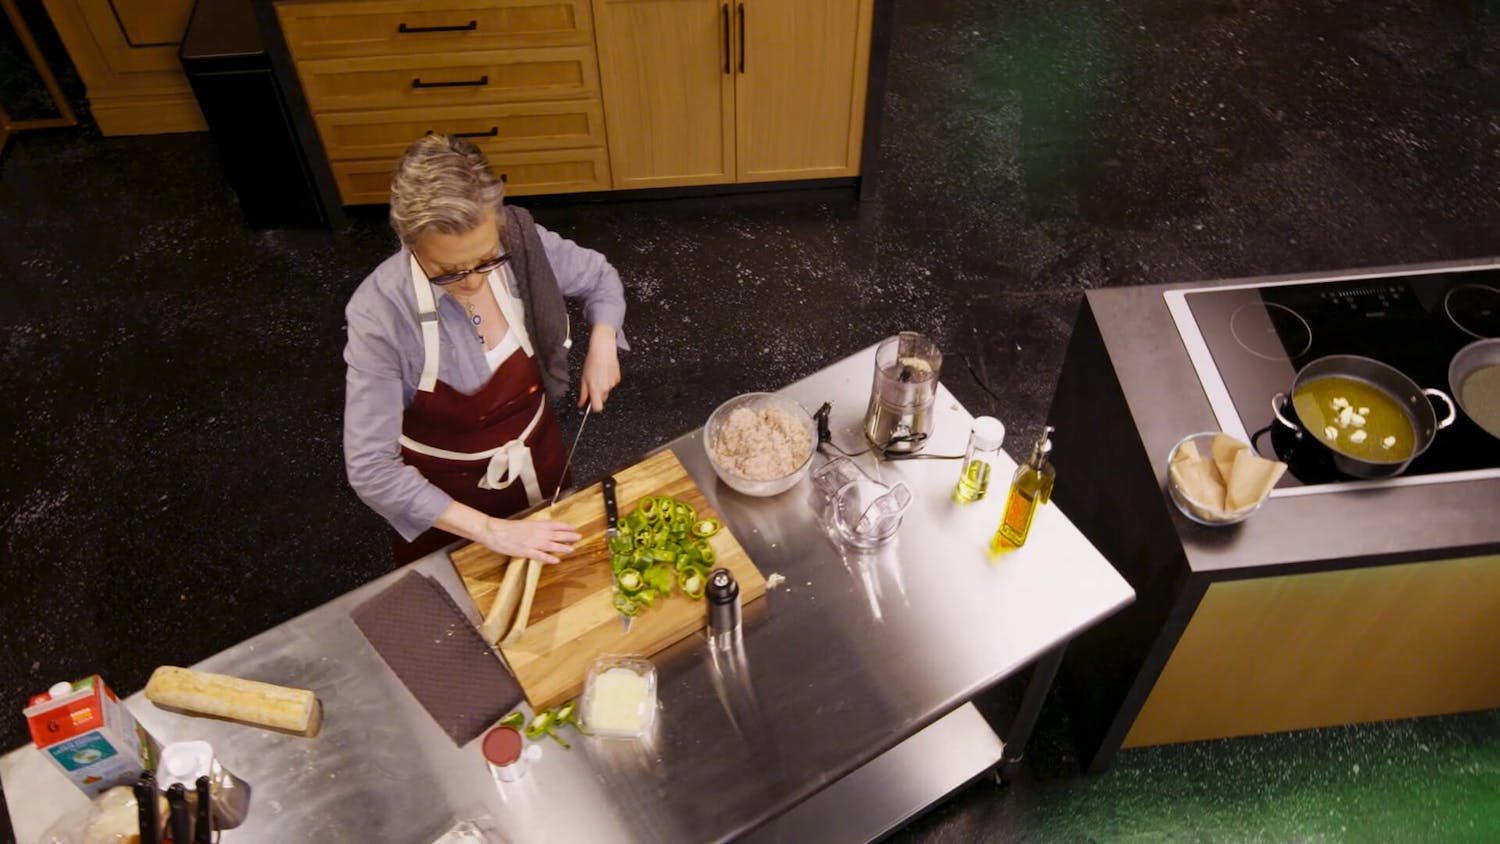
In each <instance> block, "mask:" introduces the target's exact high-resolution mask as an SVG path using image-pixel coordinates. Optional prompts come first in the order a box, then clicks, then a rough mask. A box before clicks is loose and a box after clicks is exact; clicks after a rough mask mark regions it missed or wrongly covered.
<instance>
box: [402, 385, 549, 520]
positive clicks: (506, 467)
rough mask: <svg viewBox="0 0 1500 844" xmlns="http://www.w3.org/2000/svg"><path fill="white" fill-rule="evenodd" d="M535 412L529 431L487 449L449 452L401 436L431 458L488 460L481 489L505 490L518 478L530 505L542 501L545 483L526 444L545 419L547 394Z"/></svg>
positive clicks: (415, 448) (403, 441)
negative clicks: (543, 412) (544, 411)
mask: <svg viewBox="0 0 1500 844" xmlns="http://www.w3.org/2000/svg"><path fill="white" fill-rule="evenodd" d="M537 398H538V402H537V406H536V413H535V414H533V415H532V417H531V422H529V423H527V425H526V430H524V431H522V432H521V435H520V436H518V437H516V438H515V439H513V440H511V441H509V442H507V443H505V444H504V445H501V446H498V447H496V448H492V449H489V450H488V451H476V452H461V451H449V450H448V449H446V448H437V447H434V446H430V445H426V444H425V443H419V442H417V441H416V440H414V439H412V438H411V437H408V436H407V435H405V434H402V435H401V445H402V446H404V447H406V448H409V449H411V450H412V451H415V452H416V453H418V454H425V455H427V456H428V457H439V458H442V459H443V460H488V461H490V463H489V465H488V466H486V467H485V470H484V477H482V478H480V479H479V488H480V489H505V488H506V487H508V486H510V485H511V484H513V483H515V482H516V481H517V480H518V479H519V480H520V481H521V485H522V486H524V487H525V488H526V501H527V503H528V504H540V503H541V502H542V485H541V482H540V481H539V480H537V476H536V463H535V462H534V461H533V460H532V458H531V447H530V446H528V445H526V440H527V439H528V438H530V436H531V433H532V431H535V430H536V426H537V423H538V422H540V421H542V411H543V410H544V409H545V408H546V407H547V397H546V396H545V395H538V397H537Z"/></svg>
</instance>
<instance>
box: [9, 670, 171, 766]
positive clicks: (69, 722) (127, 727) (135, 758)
mask: <svg viewBox="0 0 1500 844" xmlns="http://www.w3.org/2000/svg"><path fill="white" fill-rule="evenodd" d="M25 712H26V724H27V726H28V727H30V728H31V741H32V743H34V744H35V745H36V746H37V749H38V750H41V751H42V753H43V754H44V755H46V757H47V758H48V759H51V760H52V764H54V765H56V766H57V767H58V769H59V770H61V771H62V772H63V774H65V775H66V776H67V777H68V779H70V780H72V781H73V784H74V785H76V786H78V787H79V788H80V789H82V790H83V792H84V793H85V794H88V795H89V796H94V795H97V794H100V793H102V792H103V791H105V790H106V789H108V788H110V787H112V786H116V785H130V784H131V783H134V782H135V781H136V779H137V778H139V777H140V775H141V772H143V771H145V770H148V769H150V768H151V767H152V755H153V753H154V749H155V742H154V741H153V739H152V738H151V736H150V735H148V734H147V733H146V731H145V730H144V729H143V728H142V727H141V726H140V725H139V724H137V723H136V722H135V717H134V716H133V715H131V714H130V710H129V709H126V708H125V704H123V703H121V702H120V699H119V698H117V697H115V693H114V692H113V691H111V690H110V688H109V687H108V686H106V685H104V680H103V679H102V678H100V677H99V675H97V674H95V675H93V676H92V677H85V678H83V679H82V680H79V681H78V682H76V683H58V684H57V685H55V686H53V687H52V688H51V689H48V690H47V691H46V692H45V693H44V694H39V695H36V696H34V697H33V698H32V699H31V701H30V705H28V706H27V707H26V710H25Z"/></svg>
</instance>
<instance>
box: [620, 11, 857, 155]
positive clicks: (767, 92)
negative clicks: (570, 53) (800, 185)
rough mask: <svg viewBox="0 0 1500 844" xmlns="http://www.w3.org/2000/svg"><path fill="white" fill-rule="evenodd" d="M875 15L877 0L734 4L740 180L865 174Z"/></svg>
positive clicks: (736, 118) (737, 150)
mask: <svg viewBox="0 0 1500 844" xmlns="http://www.w3.org/2000/svg"><path fill="white" fill-rule="evenodd" d="M873 10H874V3H873V0H742V2H738V3H737V4H736V7H735V17H736V21H735V23H736V25H737V26H738V25H743V27H744V30H743V40H742V41H741V42H740V43H741V44H743V55H741V56H740V57H739V60H738V61H737V63H736V68H735V69H736V74H735V75H736V78H737V82H736V91H735V97H736V116H735V125H736V126H737V127H738V129H739V138H738V141H739V142H738V146H737V148H736V155H737V157H738V160H739V171H738V177H739V181H741V182H763V181H774V180H780V179H821V178H834V177H842V176H854V175H857V174H858V173H859V147H860V141H861V139H862V134H863V128H864V116H865V87H866V78H867V75H868V68H869V64H870V22H871V15H872V12H873ZM741 68H743V70H741ZM610 131H611V132H613V131H614V126H613V125H611V126H610Z"/></svg>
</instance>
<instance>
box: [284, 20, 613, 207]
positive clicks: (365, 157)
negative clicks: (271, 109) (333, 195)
mask: <svg viewBox="0 0 1500 844" xmlns="http://www.w3.org/2000/svg"><path fill="white" fill-rule="evenodd" d="M275 11H276V15H277V19H278V21H279V23H280V25H281V29H282V32H283V33H284V34H285V36H286V43H287V50H288V52H289V53H290V54H291V59H292V64H293V66H294V67H295V68H296V71H297V77H298V79H299V80H300V81H301V86H302V93H303V95H304V96H305V97H306V100H307V105H308V110H309V111H310V112H311V113H312V119H313V124H314V125H315V126H316V127H317V132H318V136H319V138H320V139H321V140H322V144H323V149H324V152H325V154H326V156H327V158H328V166H329V170H330V172H331V174H332V177H333V183H334V185H335V186H336V187H337V190H338V193H339V198H340V200H341V201H342V202H343V203H344V204H345V205H361V204H374V203H382V202H385V201H387V199H388V197H389V191H390V178H391V171H392V169H393V168H394V167H395V165H396V161H397V160H398V159H399V158H400V157H401V154H402V152H403V151H405V149H406V148H407V146H408V145H410V144H411V142H412V141H414V140H416V139H417V138H420V137H421V136H422V135H423V134H425V133H428V132H440V133H446V134H454V135H463V136H466V137H468V138H469V139H470V140H471V141H472V142H473V143H474V144H475V145H476V146H477V147H479V149H481V150H482V151H484V153H485V154H486V156H488V157H489V159H490V164H491V166H492V167H493V168H494V170H495V171H496V172H497V173H499V174H501V175H502V176H503V177H504V178H505V180H506V191H507V193H509V194H511V195H524V194H529V193H572V192H578V191H594V190H608V189H609V188H610V185H611V179H610V167H609V154H608V152H607V150H606V149H605V121H604V108H603V105H602V104H601V103H600V99H599V72H598V66H597V61H596V59H595V55H594V26H593V18H592V14H591V7H590V6H589V3H588V0H281V2H278V3H276V6H275Z"/></svg>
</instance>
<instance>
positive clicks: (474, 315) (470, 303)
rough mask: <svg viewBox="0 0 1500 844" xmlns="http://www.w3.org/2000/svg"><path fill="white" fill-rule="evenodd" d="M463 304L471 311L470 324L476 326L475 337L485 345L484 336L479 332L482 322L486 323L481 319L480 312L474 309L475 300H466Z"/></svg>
mask: <svg viewBox="0 0 1500 844" xmlns="http://www.w3.org/2000/svg"><path fill="white" fill-rule="evenodd" d="M463 303H464V307H465V308H467V309H468V311H469V322H470V323H471V324H472V325H473V326H474V336H476V337H478V338H479V342H480V344H481V345H483V343H484V335H483V334H482V333H480V331H479V324H480V323H481V322H484V319H483V318H482V317H480V316H479V312H478V311H476V310H475V309H474V300H473V299H472V298H470V299H464V300H463Z"/></svg>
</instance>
